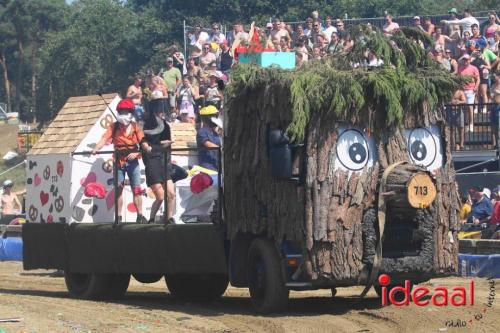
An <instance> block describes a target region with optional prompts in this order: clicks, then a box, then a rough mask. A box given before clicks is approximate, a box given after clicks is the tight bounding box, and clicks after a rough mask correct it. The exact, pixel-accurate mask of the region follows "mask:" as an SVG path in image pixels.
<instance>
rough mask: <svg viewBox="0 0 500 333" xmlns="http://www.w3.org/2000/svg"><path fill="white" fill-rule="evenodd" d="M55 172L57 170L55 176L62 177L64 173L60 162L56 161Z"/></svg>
mask: <svg viewBox="0 0 500 333" xmlns="http://www.w3.org/2000/svg"><path fill="white" fill-rule="evenodd" d="M56 170H57V175H58V176H59V177H62V175H63V173H64V164H63V162H62V161H57V167H56Z"/></svg>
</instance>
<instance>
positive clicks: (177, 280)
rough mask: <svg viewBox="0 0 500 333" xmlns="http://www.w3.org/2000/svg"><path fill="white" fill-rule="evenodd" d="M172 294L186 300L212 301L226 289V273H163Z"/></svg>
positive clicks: (227, 281) (227, 282)
mask: <svg viewBox="0 0 500 333" xmlns="http://www.w3.org/2000/svg"><path fill="white" fill-rule="evenodd" d="M165 282H166V283H167V288H168V290H169V292H170V294H171V295H172V296H174V297H175V298H177V299H180V300H186V301H205V302H206V301H212V300H214V299H216V298H219V297H221V296H222V295H223V294H224V292H225V291H226V289H227V286H228V284H229V279H228V276H227V274H173V275H165Z"/></svg>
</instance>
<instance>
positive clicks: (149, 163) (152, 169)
mask: <svg viewBox="0 0 500 333" xmlns="http://www.w3.org/2000/svg"><path fill="white" fill-rule="evenodd" d="M143 161H144V166H145V167H146V184H148V186H151V185H154V184H163V183H164V182H165V181H167V180H169V179H172V176H171V171H170V159H168V161H167V165H166V166H165V161H164V159H163V153H159V152H157V153H152V154H145V155H144V156H143Z"/></svg>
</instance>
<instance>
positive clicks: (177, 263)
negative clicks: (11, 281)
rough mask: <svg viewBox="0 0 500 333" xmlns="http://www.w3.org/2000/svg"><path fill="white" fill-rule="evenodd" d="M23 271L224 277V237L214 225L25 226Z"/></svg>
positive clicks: (31, 224)
mask: <svg viewBox="0 0 500 333" xmlns="http://www.w3.org/2000/svg"><path fill="white" fill-rule="evenodd" d="M23 242H24V268H25V269H37V268H55V269H69V270H70V271H71V272H75V273H144V274H146V273H158V274H197V273H199V274H207V273H226V272H227V267H226V256H225V252H224V235H223V232H222V230H221V228H220V227H217V226H214V225H213V224H202V223H196V224H184V225H167V226H163V225H155V224H152V225H139V224H132V223H130V224H129V223H124V224H120V225H118V226H117V227H113V225H112V224H86V223H73V224H71V225H64V224H36V223H29V224H26V225H24V226H23Z"/></svg>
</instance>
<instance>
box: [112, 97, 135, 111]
mask: <svg viewBox="0 0 500 333" xmlns="http://www.w3.org/2000/svg"><path fill="white" fill-rule="evenodd" d="M116 109H117V110H133V109H135V104H134V102H132V100H130V99H127V98H126V99H122V100H121V101H120V102H118V105H117V106H116Z"/></svg>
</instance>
